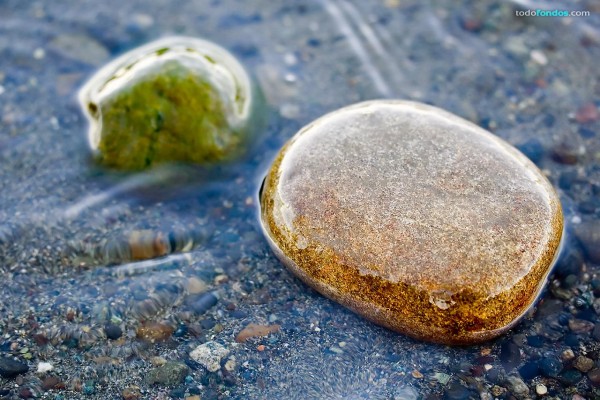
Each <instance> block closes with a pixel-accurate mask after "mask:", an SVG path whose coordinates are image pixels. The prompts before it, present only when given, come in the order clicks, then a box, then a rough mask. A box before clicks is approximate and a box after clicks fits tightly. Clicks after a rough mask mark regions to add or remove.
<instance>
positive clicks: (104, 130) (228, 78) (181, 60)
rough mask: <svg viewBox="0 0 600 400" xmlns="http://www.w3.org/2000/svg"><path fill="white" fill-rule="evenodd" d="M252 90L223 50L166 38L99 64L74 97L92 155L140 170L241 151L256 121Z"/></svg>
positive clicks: (109, 163) (204, 161) (105, 162)
mask: <svg viewBox="0 0 600 400" xmlns="http://www.w3.org/2000/svg"><path fill="white" fill-rule="evenodd" d="M253 92H255V91H254V90H253V88H252V84H251V81H250V78H249V76H248V74H247V73H246V72H245V71H244V69H243V67H242V66H241V65H240V63H239V62H238V61H237V60H236V59H235V58H234V57H233V56H232V55H231V54H230V53H229V52H227V51H226V50H225V49H223V48H221V47H219V46H217V45H216V44H214V43H211V42H208V41H205V40H201V39H195V38H188V37H171V38H166V39H161V40H158V41H155V42H152V43H150V44H147V45H145V46H142V47H140V48H138V49H135V50H132V51H130V52H128V53H126V54H124V55H123V56H121V57H119V58H117V59H116V60H114V61H113V62H111V63H110V64H108V65H107V66H105V67H104V68H102V69H101V70H100V71H98V72H97V73H96V75H94V76H93V77H92V79H90V81H89V82H87V83H86V84H85V85H84V86H83V88H82V89H81V91H80V93H79V100H80V103H81V106H82V108H83V110H84V113H85V114H86V116H87V118H88V120H89V122H90V128H89V141H90V145H91V148H92V150H93V151H94V153H95V155H96V158H97V160H98V161H99V162H100V163H101V164H102V165H104V166H106V167H110V168H115V169H123V170H140V169H143V168H146V167H149V166H152V165H155V164H159V163H163V162H171V161H181V162H191V163H198V164H205V165H206V164H212V163H215V162H220V161H224V160H231V159H233V158H235V157H237V156H239V155H240V154H241V153H242V152H243V151H244V149H245V147H246V145H247V142H248V136H249V134H250V132H251V131H253V130H254V129H253V126H254V125H256V124H255V121H253V114H254V113H253V109H254V108H255V107H256V99H257V97H256V95H255V93H253Z"/></svg>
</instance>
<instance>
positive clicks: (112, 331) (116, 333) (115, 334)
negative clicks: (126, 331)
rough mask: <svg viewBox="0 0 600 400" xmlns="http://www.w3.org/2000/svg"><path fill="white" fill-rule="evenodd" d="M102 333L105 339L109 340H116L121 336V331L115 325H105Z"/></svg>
mask: <svg viewBox="0 0 600 400" xmlns="http://www.w3.org/2000/svg"><path fill="white" fill-rule="evenodd" d="M104 333H106V337H107V338H109V339H111V340H117V339H118V338H120V337H121V335H122V334H123V330H122V329H121V327H120V326H119V325H116V324H107V325H106V326H105V327H104Z"/></svg>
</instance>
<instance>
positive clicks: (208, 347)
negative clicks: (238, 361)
mask: <svg viewBox="0 0 600 400" xmlns="http://www.w3.org/2000/svg"><path fill="white" fill-rule="evenodd" d="M228 354H229V350H227V348H226V347H225V346H223V345H222V344H219V343H217V342H214V341H209V342H206V343H203V344H201V345H199V346H198V347H196V348H195V349H194V350H193V351H192V352H191V353H190V358H191V359H192V360H194V361H196V362H197V363H198V364H200V365H202V366H203V367H204V368H206V369H207V370H208V371H209V372H216V371H218V370H219V368H221V359H223V357H225V356H227V355H228Z"/></svg>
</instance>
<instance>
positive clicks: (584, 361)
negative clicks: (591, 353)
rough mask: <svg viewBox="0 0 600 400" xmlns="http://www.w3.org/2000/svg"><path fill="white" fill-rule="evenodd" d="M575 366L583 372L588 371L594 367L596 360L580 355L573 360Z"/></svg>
mask: <svg viewBox="0 0 600 400" xmlns="http://www.w3.org/2000/svg"><path fill="white" fill-rule="evenodd" d="M573 367H575V368H577V369H578V370H580V371H581V372H588V371H589V370H591V369H592V368H594V360H592V359H591V358H587V357H585V356H579V357H577V358H576V359H575V361H573Z"/></svg>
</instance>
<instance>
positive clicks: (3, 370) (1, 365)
mask: <svg viewBox="0 0 600 400" xmlns="http://www.w3.org/2000/svg"><path fill="white" fill-rule="evenodd" d="M27 371H29V367H28V366H27V364H25V363H23V362H21V361H17V360H15V359H12V358H8V357H0V376H2V377H3V378H6V379H11V378H14V377H16V376H17V375H21V374H24V373H26V372H27Z"/></svg>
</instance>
